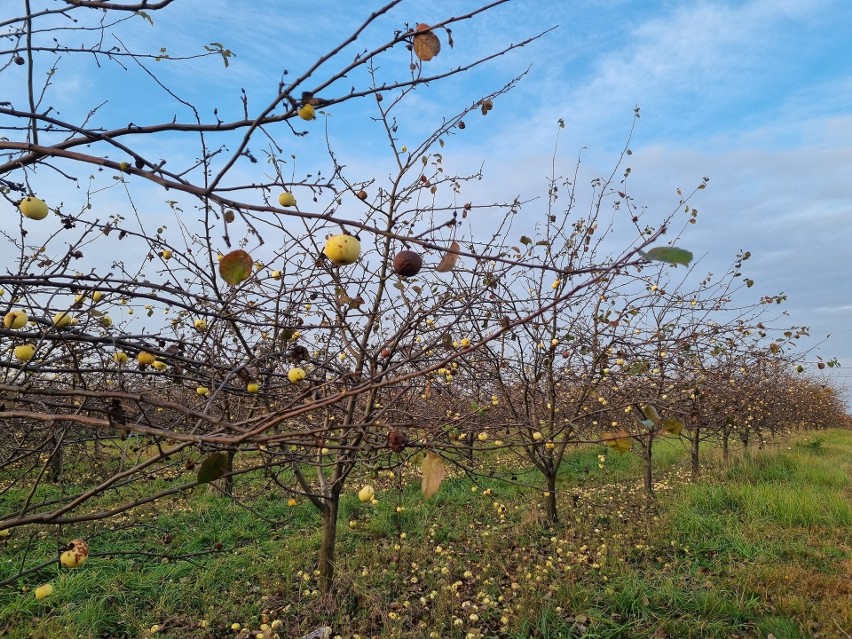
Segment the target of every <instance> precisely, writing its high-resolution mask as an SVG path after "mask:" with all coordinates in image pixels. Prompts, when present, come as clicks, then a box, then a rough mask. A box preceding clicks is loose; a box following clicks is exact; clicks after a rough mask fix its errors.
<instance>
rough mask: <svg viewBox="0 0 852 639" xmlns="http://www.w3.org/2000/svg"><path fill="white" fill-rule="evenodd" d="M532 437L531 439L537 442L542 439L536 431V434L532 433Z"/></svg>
mask: <svg viewBox="0 0 852 639" xmlns="http://www.w3.org/2000/svg"><path fill="white" fill-rule="evenodd" d="M532 437H533V439H534V440H536V441H539V440H541V438H542V434H541V433H540V432H538V431H536V432H534V433H533V436H532Z"/></svg>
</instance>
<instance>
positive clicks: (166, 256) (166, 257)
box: [160, 249, 174, 260]
mask: <svg viewBox="0 0 852 639" xmlns="http://www.w3.org/2000/svg"><path fill="white" fill-rule="evenodd" d="M172 255H174V253H172V252H171V251H170V250H168V249H166V250H165V251H160V257H162V258H163V259H164V260H170V259H172Z"/></svg>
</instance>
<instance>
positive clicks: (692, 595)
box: [0, 430, 852, 639]
mask: <svg viewBox="0 0 852 639" xmlns="http://www.w3.org/2000/svg"><path fill="white" fill-rule="evenodd" d="M659 445H660V447H659V449H657V453H656V455H655V457H656V463H657V468H656V473H657V477H658V482H657V485H656V489H657V493H658V503H657V504H656V505H655V506H653V507H652V508H651V509H649V508H648V507H647V505H646V502H645V499H644V496H643V494H642V490H641V479H640V460H639V459H638V457H636V456H635V455H632V454H627V455H623V456H618V455H614V454H611V453H610V454H608V455H607V458H606V461H605V462H604V463H602V464H601V463H600V461H599V455H601V454H605V451H604V449H603V448H596V447H588V448H583V449H578V450H577V451H576V452H575V453H574V454H573V455H572V456H571V457H570V458H569V459H568V460H566V463H565V465H564V467H563V470H562V472H561V475H560V477H561V482H560V492H559V506H560V509H561V510H560V516H561V519H560V522H559V523H557V524H549V523H548V522H546V519H545V517H544V511H543V504H542V503H540V502H541V501H542V497H541V492H540V491H536V490H533V489H530V488H523V487H521V486H518V485H513V484H507V483H503V482H498V481H495V480H488V481H480V482H477V483H474V482H472V481H471V480H470V479H469V478H466V477H451V478H450V479H448V480H445V482H444V484H443V485H442V486H441V489H440V491H439V493H438V495H436V497H434V498H433V499H432V500H430V501H428V502H424V501H423V498H422V496H421V495H420V490H419V482H418V479H417V476H416V472H415V470H416V469H413V468H412V469H411V471H410V473H411V475H410V476H409V475H405V476H403V477H402V478H390V477H380V478H378V479H376V478H370V479H369V482H370V483H371V484H373V485H374V486H375V487H376V490H377V497H378V499H379V503H378V504H377V505H372V506H371V505H365V504H362V503H360V502H359V501H358V499H357V497H356V496H355V493H356V491H357V489H358V488H360V487H361V485H363V483H365V482H366V481H367V480H366V479H365V480H363V481H361V480H358V479H355V480H350V483H349V484H348V488H347V494H346V496H345V498H344V500H343V504H342V509H341V516H340V533H339V534H338V562H339V565H338V572H337V574H338V584H339V587H338V589H337V590H336V593H335V594H334V595H332V596H330V597H323V596H321V595H319V593H318V590H317V588H318V586H317V581H316V574H315V573H314V565H315V560H316V550H317V548H318V546H319V534H318V528H319V515H318V513H317V511H316V510H315V509H314V508H313V507H312V506H311V505H310V504H309V503H307V502H302V503H299V504H297V505H296V506H295V507H289V506H288V505H287V499H286V497H282V494H281V492H280V491H279V490H275V489H274V488H269V489H268V490H261V488H262V484H259V482H260V481H261V480H259V479H255V480H248V479H243V480H242V482H239V481H238V482H237V485H236V496H237V498H238V499H239V498H240V496H241V495H243V496H247V495H249V494H251V495H252V496H253V498H252V500H251V501H250V502H247V503H248V505H249V506H250V508H247V507H243V506H241V505H240V504H238V503H235V502H234V501H232V500H230V499H228V498H227V497H224V496H221V495H218V494H216V493H214V492H211V491H210V490H209V489H207V488H206V487H205V488H203V489H201V488H199V489H196V490H195V491H194V492H193V493H191V494H188V495H185V496H182V497H180V498H175V499H171V500H168V501H165V502H161V503H158V504H157V505H156V507H146V508H144V509H143V510H141V511H138V512H136V513H134V514H133V515H131V516H127V517H123V518H120V519H117V520H112V521H110V522H109V523H108V524H106V525H104V524H91V525H86V526H80V527H75V528H74V529H73V530H72V529H70V528H66V529H63V530H62V531H59V534H60V535H61V538H62V539H64V540H68V539H71V538H73V537H85V538H87V539H88V540H89V543H90V545H91V547H92V556H91V558H90V559H89V561H88V562H87V563H86V564H85V565H84V566H83V567H81V568H78V569H75V570H68V569H63V568H60V567H59V566H58V565H57V564H53V565H50V566H48V567H46V568H45V569H43V570H42V571H40V572H39V573H37V574H33V575H29V576H27V577H25V578H23V579H21V580H20V582H19V583H16V584H14V585H11V586H7V587H5V588H0V631H2V632H0V634H3V633H5V634H4V636H8V637H15V638H17V637H36V638H38V637H44V638H48V637H50V638H53V637H65V636H68V637H144V636H153V637H162V638H168V637H171V638H175V639H178V638H180V639H189V638H193V639H202V638H207V637H210V638H222V637H238V638H240V639H245V638H248V637H257V636H258V633H260V636H262V637H273V636H274V635H275V634H277V635H278V636H280V637H281V638H284V637H300V636H302V635H305V634H307V633H309V632H310V631H312V630H314V629H316V628H318V627H321V626H329V627H331V629H332V634H331V636H332V637H334V636H337V635H339V636H341V637H347V638H348V637H363V638H368V637H376V636H377V637H383V638H384V637H387V638H390V637H454V638H465V639H478V638H479V637H509V638H514V639H521V638H525V637H540V638H556V637H579V636H585V637H589V638H591V637H611V638H615V637H640V638H641V637H648V638H654V639H665V638H667V637H670V638H687V637H718V638H726V639H728V638H732V637H742V638H745V637H755V638H757V637H759V638H762V639H763V638H766V637H768V636H769V635H770V634H771V635H774V636H775V637H776V638H777V639H796V638H802V639H805V638H812V637H814V638H815V637H823V638H834V637H839V638H842V637H849V636H850V634H852V432H850V431H840V430H832V431H825V432H820V433H811V434H809V435H806V436H802V437H800V438H798V439H795V440H790V441H784V442H780V443H778V444H777V445H776V446H774V447H770V448H769V449H767V450H765V451H753V452H752V453H751V454H750V455H748V456H747V457H745V456H740V458H739V459H737V460H736V461H735V462H734V463H733V464H732V465H730V466H729V467H724V465H723V464H721V463H720V462H719V460H717V459H716V458H715V454H716V453H715V451H713V450H711V449H708V450H707V451H706V454H705V457H706V459H708V460H713V463H712V464H708V467H711V468H713V469H714V470H713V472H707V474H706V478H705V479H704V480H702V481H701V482H698V483H691V482H690V480H689V474H688V469H687V462H688V459H687V457H688V456H687V453H686V451H685V449H684V448H683V446H681V445H680V444H679V443H678V442H675V441H661V442H660V443H659ZM600 466H603V467H602V468H601V467H600ZM515 475H516V478H517V479H518V482H519V483H524V482H526V483H532V482H534V481H535V480H536V476H535V475H534V474H530V473H529V472H525V471H524V469H523V468H517V469H516V470H515ZM258 494H259V495H260V496H259V497H258ZM15 498H16V496H15V494H14V491H9V492H8V493H7V494H6V496H5V497H4V499H6V500H13V499H15ZM2 506H3V508H2V510H4V511H8V509H9V508H8V506H9V504H8V503H3V504H2ZM30 532H31V531H27V530H23V531H21V530H19V531H15V533H14V534H13V535H11V536H9V537H6V538H3V539H2V540H0V552H2V555H1V556H2V563H0V580H3V579H5V578H7V577H8V576H10V575H13V574H15V572H16V571H17V569H18V566H19V565H20V562H21V561H22V558H23V557H24V556H25V554H24V553H25V552H26V564H27V565H31V564H38V563H40V562H43V561H48V560H49V559H50V558H51V557H52V556H55V552H56V547H57V531H56V530H47V529H45V530H44V531H42V532H40V533H39V534H38V535H31V534H30ZM47 582H50V583H52V584H53V586H54V588H55V593H54V594H53V595H52V596H51V597H48V598H46V599H43V600H37V599H36V598H35V597H34V596H33V594H32V592H31V591H32V589H33V588H34V587H36V586H37V585H39V584H41V583H47ZM234 624H240V625H239V627H237V626H235V625H234Z"/></svg>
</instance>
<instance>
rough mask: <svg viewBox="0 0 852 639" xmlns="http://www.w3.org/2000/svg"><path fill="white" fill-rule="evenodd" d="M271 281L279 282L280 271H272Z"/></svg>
mask: <svg viewBox="0 0 852 639" xmlns="http://www.w3.org/2000/svg"><path fill="white" fill-rule="evenodd" d="M272 279H273V280H280V279H281V271H272Z"/></svg>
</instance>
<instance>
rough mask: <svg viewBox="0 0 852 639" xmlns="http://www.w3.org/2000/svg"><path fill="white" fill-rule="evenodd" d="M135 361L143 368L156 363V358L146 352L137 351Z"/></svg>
mask: <svg viewBox="0 0 852 639" xmlns="http://www.w3.org/2000/svg"><path fill="white" fill-rule="evenodd" d="M136 361H138V362H139V363H140V364H142V365H143V366H150V365H151V364H153V363H154V362H156V361H157V357H156V356H155V355H154V354H153V353H149V352H148V351H139V354H138V355H137V356H136Z"/></svg>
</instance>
